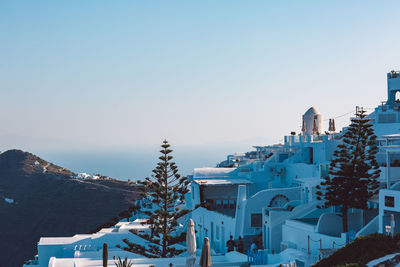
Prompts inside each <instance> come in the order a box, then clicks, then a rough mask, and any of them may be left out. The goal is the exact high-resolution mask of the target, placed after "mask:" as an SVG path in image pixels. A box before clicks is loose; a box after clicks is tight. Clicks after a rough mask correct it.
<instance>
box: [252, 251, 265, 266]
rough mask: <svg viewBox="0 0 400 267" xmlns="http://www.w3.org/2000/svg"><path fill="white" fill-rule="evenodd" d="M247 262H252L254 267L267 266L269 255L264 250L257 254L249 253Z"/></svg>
mask: <svg viewBox="0 0 400 267" xmlns="http://www.w3.org/2000/svg"><path fill="white" fill-rule="evenodd" d="M247 262H250V263H251V264H252V265H263V264H267V263H268V254H267V252H266V251H264V250H259V251H257V252H254V251H248V253H247Z"/></svg>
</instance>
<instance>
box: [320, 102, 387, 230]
mask: <svg viewBox="0 0 400 267" xmlns="http://www.w3.org/2000/svg"><path fill="white" fill-rule="evenodd" d="M365 113H366V112H365V111H364V110H363V109H362V108H361V109H359V108H357V110H356V114H355V118H352V119H351V124H350V126H349V127H348V128H347V129H346V130H345V133H344V135H343V143H341V144H339V145H338V146H337V149H336V151H335V152H334V159H333V160H332V161H331V163H330V169H329V176H327V177H324V178H323V179H324V181H323V182H322V183H321V186H319V187H317V188H318V189H319V191H317V199H318V200H322V201H323V204H322V205H321V206H319V208H327V207H331V206H338V207H340V208H341V213H342V214H341V216H342V224H343V232H348V224H347V217H348V210H349V209H351V208H356V209H366V208H367V201H368V199H369V198H371V197H372V196H373V195H374V194H375V193H376V192H377V189H378V181H377V178H378V177H379V173H380V170H379V166H378V163H377V161H376V158H375V156H376V153H377V151H378V147H377V145H376V135H375V134H374V130H373V128H372V124H370V122H369V119H367V118H366V114H365Z"/></svg>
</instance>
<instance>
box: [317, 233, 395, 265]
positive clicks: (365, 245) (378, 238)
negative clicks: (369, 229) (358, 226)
mask: <svg viewBox="0 0 400 267" xmlns="http://www.w3.org/2000/svg"><path fill="white" fill-rule="evenodd" d="M399 242H400V235H395V236H394V238H392V237H390V236H387V235H383V234H372V235H368V236H362V237H358V238H356V239H355V240H354V241H353V242H352V243H350V244H348V245H346V246H345V247H343V248H341V249H338V250H337V251H336V252H335V253H333V254H332V255H331V256H329V257H328V258H325V259H322V260H320V261H319V262H317V263H316V264H315V265H314V267H325V266H336V267H339V266H346V267H353V266H354V267H355V266H365V265H366V264H367V263H368V262H370V261H372V260H374V259H378V258H380V257H383V256H385V255H388V254H392V253H395V252H398V251H399V249H400V246H399V244H400V243H399Z"/></svg>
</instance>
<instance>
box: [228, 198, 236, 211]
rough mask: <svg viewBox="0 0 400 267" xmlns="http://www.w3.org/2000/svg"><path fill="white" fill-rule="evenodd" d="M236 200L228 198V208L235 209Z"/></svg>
mask: <svg viewBox="0 0 400 267" xmlns="http://www.w3.org/2000/svg"><path fill="white" fill-rule="evenodd" d="M235 202H236V201H235V200H234V199H230V200H229V208H230V209H235V208H236V203H235Z"/></svg>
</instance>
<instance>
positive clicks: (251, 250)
mask: <svg viewBox="0 0 400 267" xmlns="http://www.w3.org/2000/svg"><path fill="white" fill-rule="evenodd" d="M256 242H257V240H255V239H254V240H253V244H251V247H250V252H251V253H253V254H254V255H255V254H257V252H258V247H257V244H256Z"/></svg>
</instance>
